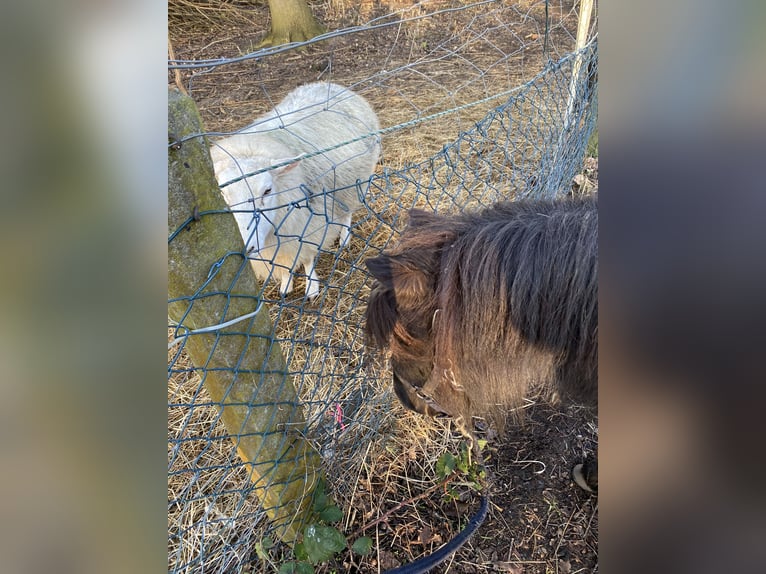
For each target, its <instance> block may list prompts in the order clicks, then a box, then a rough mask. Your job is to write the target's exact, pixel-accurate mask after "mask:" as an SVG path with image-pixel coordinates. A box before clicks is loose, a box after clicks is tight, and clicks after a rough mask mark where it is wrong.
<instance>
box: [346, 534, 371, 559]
mask: <svg viewBox="0 0 766 574" xmlns="http://www.w3.org/2000/svg"><path fill="white" fill-rule="evenodd" d="M371 549H372V538H370V537H369V536H362V537H361V538H357V539H356V542H354V544H353V546H351V550H353V551H354V552H356V553H357V554H359V555H360V556H367V554H369V552H370V550H371Z"/></svg>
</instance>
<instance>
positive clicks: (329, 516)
mask: <svg viewBox="0 0 766 574" xmlns="http://www.w3.org/2000/svg"><path fill="white" fill-rule="evenodd" d="M319 518H321V519H322V520H324V521H325V522H330V523H331V522H338V521H339V520H340V519H341V518H343V511H342V510H341V509H340V508H338V507H337V506H335V505H333V506H328V507H326V508H324V509H323V510H322V511H321V512H320V513H319Z"/></svg>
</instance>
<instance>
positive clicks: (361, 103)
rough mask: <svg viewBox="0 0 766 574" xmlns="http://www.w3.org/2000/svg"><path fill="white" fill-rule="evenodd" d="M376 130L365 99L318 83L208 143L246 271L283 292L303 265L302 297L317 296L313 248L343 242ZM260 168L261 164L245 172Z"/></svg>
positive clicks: (376, 146) (374, 149)
mask: <svg viewBox="0 0 766 574" xmlns="http://www.w3.org/2000/svg"><path fill="white" fill-rule="evenodd" d="M379 129H380V124H379V122H378V118H377V116H376V114H375V112H374V111H373V109H372V108H371V107H370V105H369V104H368V103H367V101H366V100H365V99H364V98H362V97H361V96H360V95H358V94H355V93H354V92H352V91H351V90H349V89H347V88H344V87H342V86H339V85H337V84H330V83H323V82H319V83H313V84H306V85H304V86H300V87H298V88H296V89H295V90H293V91H292V92H290V93H289V94H288V95H287V96H286V97H285V99H284V100H282V101H281V102H280V103H279V104H278V105H277V106H276V107H275V108H274V109H273V110H272V111H270V112H268V113H267V114H265V115H263V116H261V117H259V118H258V119H257V120H256V121H255V122H253V123H252V124H251V125H249V126H247V127H245V128H243V129H241V130H239V131H238V132H237V133H235V134H234V135H231V136H229V137H226V138H224V139H221V140H219V141H217V142H216V143H215V144H214V145H213V146H212V147H211V149H210V156H211V157H212V159H213V166H214V168H215V173H216V178H217V179H218V184H219V185H220V186H221V191H222V192H223V196H224V198H225V199H226V203H227V204H228V205H229V207H230V209H231V210H232V211H233V212H234V217H235V218H236V220H237V225H238V226H239V230H240V233H241V234H242V238H243V240H244V242H245V247H246V250H247V252H248V257H249V258H250V260H251V263H252V266H253V269H254V270H255V273H256V275H257V276H258V277H259V278H260V279H261V280H267V279H268V278H270V277H273V278H274V279H277V280H279V281H280V283H281V287H280V292H281V293H282V294H283V295H284V294H287V293H288V292H289V291H290V290H291V288H292V276H293V273H295V272H296V271H297V270H298V269H299V268H300V267H303V269H304V272H305V274H306V276H307V277H308V281H307V282H306V296H307V297H309V298H313V297H316V296H317V295H318V294H319V278H318V277H317V275H316V273H315V271H314V265H315V263H316V258H317V256H318V254H319V249H327V248H328V247H329V246H330V245H331V244H332V243H333V241H335V239H336V238H340V247H343V245H345V243H346V241H347V240H348V233H349V227H350V225H351V216H352V215H353V213H354V212H355V211H356V210H357V209H359V208H360V207H361V206H362V198H361V197H360V195H361V194H364V193H366V191H367V187H368V184H367V185H365V184H366V183H367V182H368V180H369V178H370V176H371V175H372V173H373V171H374V169H375V164H376V163H377V162H378V159H379V158H380V137H379V136H378V135H375V134H376V132H377V131H378V130H379ZM371 134H372V135H371ZM365 136H367V137H365ZM335 146H337V147H335ZM329 148H332V149H329ZM323 150H326V151H323ZM319 151H321V152H322V153H319V154H317V155H312V154H315V153H316V152H319ZM291 160H293V161H291ZM259 170H265V171H262V172H261V173H257V174H255V175H250V176H249V177H243V176H246V175H248V174H252V173H253V172H255V171H259ZM240 177H243V179H241V180H239V181H234V182H233V183H229V182H232V181H233V180H236V179H237V178H240ZM357 182H359V183H360V184H358V183H357Z"/></svg>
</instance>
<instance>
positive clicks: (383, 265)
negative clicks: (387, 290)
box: [364, 254, 392, 285]
mask: <svg viewBox="0 0 766 574" xmlns="http://www.w3.org/2000/svg"><path fill="white" fill-rule="evenodd" d="M364 264H365V265H367V269H368V271H369V272H370V274H371V275H372V276H373V277H374V278H375V279H377V280H378V281H381V282H385V283H386V284H387V285H390V284H391V276H392V273H391V258H390V257H389V256H388V255H385V254H383V255H378V256H377V257H371V258H369V259H367V260H365V262H364Z"/></svg>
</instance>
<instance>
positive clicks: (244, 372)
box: [168, 90, 321, 544]
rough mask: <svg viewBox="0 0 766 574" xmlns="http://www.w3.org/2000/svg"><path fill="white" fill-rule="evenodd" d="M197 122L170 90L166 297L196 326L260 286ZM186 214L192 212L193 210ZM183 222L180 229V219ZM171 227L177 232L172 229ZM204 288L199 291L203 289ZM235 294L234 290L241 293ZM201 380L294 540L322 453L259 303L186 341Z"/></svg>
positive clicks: (307, 514)
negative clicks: (309, 434)
mask: <svg viewBox="0 0 766 574" xmlns="http://www.w3.org/2000/svg"><path fill="white" fill-rule="evenodd" d="M199 133H203V129H202V122H201V119H200V116H199V112H198V111H197V108H196V106H195V105H194V102H193V101H192V100H191V98H189V97H187V96H184V95H182V94H180V92H178V91H177V90H171V91H170V93H169V99H168V142H169V144H170V148H169V151H168V237H172V239H171V240H170V241H169V243H168V295H169V299H171V300H174V301H173V302H172V303H169V305H168V314H169V316H170V317H171V319H172V320H173V321H175V322H177V323H178V324H180V325H183V326H184V327H186V328H187V329H190V330H195V329H200V328H204V327H208V326H212V325H219V324H221V323H224V322H227V321H231V320H232V319H235V318H237V317H241V316H243V315H247V314H250V313H253V312H254V311H256V309H257V308H258V304H259V300H258V299H257V298H256V297H254V294H256V293H259V292H260V286H259V285H258V282H257V280H256V278H255V275H254V273H253V271H252V269H251V267H250V265H249V263H247V261H246V260H245V259H244V258H243V257H242V256H241V255H239V254H237V253H232V251H235V250H236V249H237V247H236V246H238V248H239V249H240V250H243V243H242V238H241V236H240V234H239V230H238V228H237V225H236V223H235V221H234V217H233V216H232V215H231V214H228V213H220V214H207V215H203V216H200V215H199V213H204V212H206V211H209V210H219V209H225V208H226V204H225V202H224V200H223V198H222V197H221V194H220V193H219V192H218V186H217V184H216V181H215V176H214V173H213V166H212V163H211V161H210V156H209V153H208V148H207V143H206V142H205V140H204V138H202V137H195V138H191V139H188V140H185V141H183V140H184V138H185V137H187V136H190V135H194V134H199ZM190 218H191V219H190ZM185 223H186V225H185V227H183V229H182V230H181V231H180V232H177V230H179V228H181V227H182V226H184V224H185ZM176 232H177V233H176ZM201 295H204V296H201ZM238 295H239V296H238ZM186 351H187V352H188V354H189V356H190V358H191V360H192V363H193V364H194V365H195V366H196V367H198V368H204V369H205V372H204V375H203V376H204V385H205V388H206V389H207V391H208V392H209V393H210V396H211V398H212V400H213V401H215V402H216V403H219V404H220V405H221V407H220V408H221V409H222V411H223V414H222V417H223V422H224V424H225V426H226V429H227V431H228V433H229V434H230V435H231V436H232V437H234V439H233V440H234V442H235V446H236V449H237V453H238V454H239V456H240V458H241V459H242V460H243V461H244V462H245V463H246V464H247V465H248V467H249V471H250V479H251V480H252V482H253V484H254V485H255V487H256V488H255V493H256V495H257V496H258V498H259V499H260V501H261V503H262V505H263V508H264V510H265V511H266V513H267V514H268V516H269V517H270V518H271V520H272V522H273V524H274V526H275V532H276V534H277V536H278V537H279V538H280V539H281V540H283V541H284V542H287V543H288V544H292V543H293V542H294V541H295V538H296V536H297V535H298V533H299V532H301V531H302V529H303V526H304V524H306V523H307V521H310V520H311V510H312V509H311V495H312V493H313V491H314V487H315V486H316V484H317V482H318V480H319V479H320V477H321V469H320V462H321V460H320V457H319V455H318V453H317V452H316V451H315V450H314V449H313V448H312V447H311V445H310V444H309V443H308V442H307V441H306V440H304V439H303V437H302V434H301V433H300V432H294V431H293V430H291V429H298V430H301V429H303V428H304V427H305V417H304V414H303V409H302V407H301V405H300V403H299V402H298V396H297V393H296V391H295V388H294V386H293V384H292V381H291V380H290V377H289V376H288V375H287V369H286V366H285V361H284V358H283V355H282V351H281V348H280V346H279V344H278V343H276V342H275V341H274V340H273V337H272V325H271V320H270V318H269V314H268V310H267V309H266V306H265V305H264V306H263V307H261V310H260V311H259V312H258V313H257V314H255V315H254V316H253V317H251V318H248V319H246V320H244V321H240V322H237V323H235V324H233V325H231V326H229V327H224V328H220V329H216V330H215V331H213V332H209V333H200V334H193V335H191V336H189V338H188V340H187V341H186Z"/></svg>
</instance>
